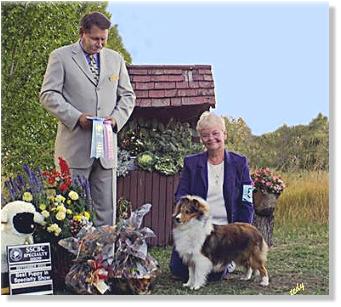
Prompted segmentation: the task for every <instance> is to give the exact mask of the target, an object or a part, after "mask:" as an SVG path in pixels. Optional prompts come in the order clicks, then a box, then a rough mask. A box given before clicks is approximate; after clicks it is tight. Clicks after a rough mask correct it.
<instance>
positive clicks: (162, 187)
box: [117, 65, 215, 246]
mask: <svg viewBox="0 0 341 307" xmlns="http://www.w3.org/2000/svg"><path fill="white" fill-rule="evenodd" d="M128 71H129V75H130V80H131V82H132V86H133V88H134V91H135V94H136V107H135V109H134V112H133V114H132V116H131V119H134V118H135V119H138V118H143V119H147V120H148V119H153V118H158V119H159V120H160V121H163V122H167V121H169V120H170V119H171V118H172V117H173V118H175V119H177V120H179V121H181V122H188V123H190V124H191V126H192V127H195V125H196V122H197V121H198V119H199V117H200V115H201V114H202V113H203V112H204V111H207V110H209V109H210V107H213V108H214V107H215V93H214V81H213V76H212V69H211V66H210V65H130V66H128ZM178 181H179V174H177V175H174V176H164V175H162V174H159V173H156V172H153V173H150V172H146V171H142V170H136V171H132V172H130V173H129V174H128V175H127V176H125V177H119V178H118V182H117V199H119V198H120V197H124V198H125V199H127V200H129V201H131V202H132V206H133V209H136V208H138V207H140V206H141V205H142V204H144V203H151V204H152V209H151V212H150V213H149V214H148V215H146V217H145V219H144V226H147V227H150V228H151V229H153V230H154V232H155V233H156V236H157V237H156V238H155V239H152V240H151V245H154V246H165V245H167V244H169V243H171V227H172V211H173V206H174V203H175V197H174V193H175V191H176V188H177V185H178Z"/></svg>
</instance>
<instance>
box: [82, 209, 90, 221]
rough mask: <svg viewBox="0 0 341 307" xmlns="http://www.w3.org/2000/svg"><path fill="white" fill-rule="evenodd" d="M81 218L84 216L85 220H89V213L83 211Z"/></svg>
mask: <svg viewBox="0 0 341 307" xmlns="http://www.w3.org/2000/svg"><path fill="white" fill-rule="evenodd" d="M83 216H84V217H85V218H86V219H87V220H89V219H90V213H89V212H88V211H84V212H83Z"/></svg>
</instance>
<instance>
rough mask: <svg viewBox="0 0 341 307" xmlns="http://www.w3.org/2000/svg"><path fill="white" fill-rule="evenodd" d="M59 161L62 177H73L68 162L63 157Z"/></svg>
mask: <svg viewBox="0 0 341 307" xmlns="http://www.w3.org/2000/svg"><path fill="white" fill-rule="evenodd" d="M58 160H59V167H60V171H61V173H62V177H63V178H67V177H70V176H71V175H70V168H69V165H68V164H67V162H66V161H65V160H64V159H63V158H61V157H59V158H58Z"/></svg>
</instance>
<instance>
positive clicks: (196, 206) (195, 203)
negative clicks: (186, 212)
mask: <svg viewBox="0 0 341 307" xmlns="http://www.w3.org/2000/svg"><path fill="white" fill-rule="evenodd" d="M199 208H200V202H199V201H197V200H196V199H193V200H192V201H191V211H193V212H198V210H199Z"/></svg>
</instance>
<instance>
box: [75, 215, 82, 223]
mask: <svg viewBox="0 0 341 307" xmlns="http://www.w3.org/2000/svg"><path fill="white" fill-rule="evenodd" d="M73 219H74V220H75V221H76V222H80V221H81V220H82V216H81V215H79V214H77V215H75V216H74V217H73Z"/></svg>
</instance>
